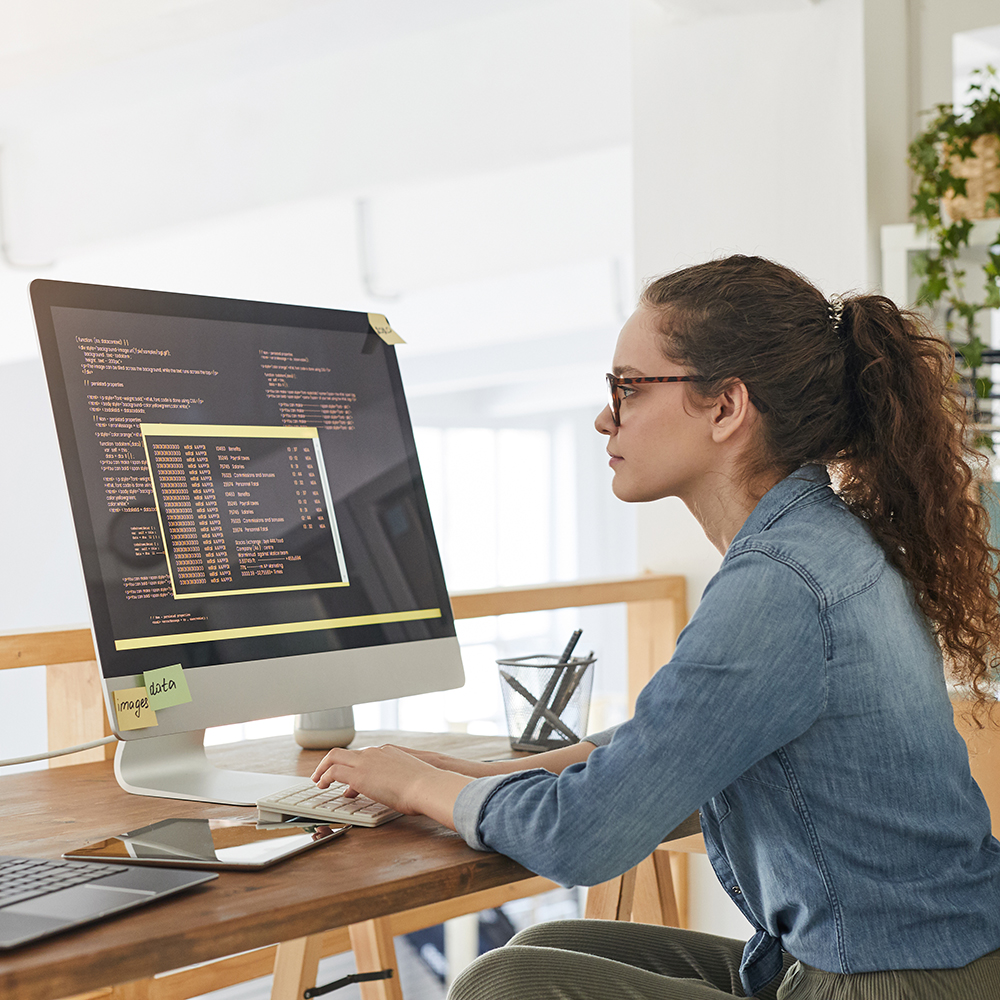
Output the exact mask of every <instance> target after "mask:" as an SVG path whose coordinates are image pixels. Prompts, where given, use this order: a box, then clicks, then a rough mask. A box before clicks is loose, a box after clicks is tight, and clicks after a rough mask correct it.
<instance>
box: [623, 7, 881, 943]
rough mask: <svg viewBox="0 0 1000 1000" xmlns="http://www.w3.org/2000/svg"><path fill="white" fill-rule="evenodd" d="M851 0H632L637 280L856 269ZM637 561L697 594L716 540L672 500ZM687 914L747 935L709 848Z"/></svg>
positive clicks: (644, 511)
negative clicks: (716, 267) (684, 273)
mask: <svg viewBox="0 0 1000 1000" xmlns="http://www.w3.org/2000/svg"><path fill="white" fill-rule="evenodd" d="M862 13H863V11H862V4H861V0H824V2H823V3H820V4H816V5H808V4H803V5H801V6H800V7H799V8H797V9H792V10H788V11H771V12H765V13H759V14H748V15H743V16H739V15H735V16H731V17H725V18H705V19H701V20H694V21H690V22H687V23H685V22H678V21H671V19H669V18H668V17H667V16H666V14H665V12H664V10H663V9H662V7H660V6H659V5H658V4H656V3H654V2H652V0H636V2H635V3H634V4H633V17H634V24H633V39H634V41H633V52H634V65H633V74H634V75H633V93H634V97H633V126H632V128H633V136H634V138H633V148H634V161H635V180H634V198H635V211H634V219H635V222H634V225H635V260H636V274H637V278H638V280H639V281H640V282H641V281H642V280H643V279H645V278H647V277H649V276H652V275H655V274H658V273H662V272H664V271H667V270H671V269H674V268H676V267H680V266H684V265H686V264H690V263H695V262H697V261H701V260H705V259H707V258H710V257H713V256H717V255H724V254H727V253H733V252H741V253H750V254H761V255H763V256H767V257H772V258H775V259H777V260H780V261H782V262H783V263H787V264H789V265H791V266H793V267H795V268H796V269H798V270H800V271H802V272H803V273H805V274H806V275H808V276H809V277H811V278H812V279H813V280H814V281H816V282H817V283H818V284H819V285H820V287H821V288H823V289H824V290H825V291H827V292H833V291H840V290H845V289H849V288H852V287H857V286H864V285H866V284H867V282H868V273H867V255H868V250H867V220H866V215H865V205H866V171H865V114H864V86H863V80H864V49H863V19H862ZM636 532H637V541H638V546H639V562H640V570H643V569H649V570H654V571H656V572H661V573H683V574H684V575H685V576H686V577H687V578H688V583H689V594H690V602H691V605H692V607H693V606H694V605H695V604H697V601H698V599H699V597H700V595H701V591H702V590H703V589H704V586H705V584H706V583H707V581H708V579H709V578H710V576H711V575H712V574H713V573H714V572H715V570H716V569H717V568H718V565H719V562H720V556H719V553H718V552H716V551H715V550H714V549H713V548H712V547H711V545H709V543H708V542H707V541H706V540H705V538H704V535H703V534H702V532H701V529H700V528H699V526H698V524H697V522H695V520H694V518H693V517H691V515H690V514H689V513H688V511H687V510H686V509H685V508H684V507H683V505H682V504H681V503H680V502H679V501H678V500H676V499H672V498H669V499H666V500H660V501H657V502H655V503H653V504H647V505H643V506H642V507H641V508H640V509H639V510H638V511H637V519H636ZM691 919H692V926H694V927H696V928H697V929H701V930H706V931H712V932H714V933H720V934H729V935H731V936H734V937H740V936H745V935H746V932H747V923H746V921H745V920H744V919H743V917H742V916H741V915H740V913H739V911H738V910H737V909H736V908H735V907H734V906H732V904H731V903H730V902H729V901H728V899H727V897H726V896H725V894H724V893H723V891H722V889H721V888H720V887H719V885H718V883H717V881H716V879H715V876H714V874H713V873H712V871H711V868H710V867H709V866H708V864H707V861H706V859H705V858H704V857H701V856H692V860H691Z"/></svg>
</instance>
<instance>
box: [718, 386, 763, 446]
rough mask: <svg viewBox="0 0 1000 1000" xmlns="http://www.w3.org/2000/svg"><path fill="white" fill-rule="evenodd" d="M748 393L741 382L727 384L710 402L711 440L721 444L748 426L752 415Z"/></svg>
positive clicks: (751, 405)
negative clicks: (713, 400)
mask: <svg viewBox="0 0 1000 1000" xmlns="http://www.w3.org/2000/svg"><path fill="white" fill-rule="evenodd" d="M752 410H753V404H752V403H751V402H750V393H749V392H748V391H747V387H746V386H745V385H744V384H743V383H742V382H739V381H737V382H733V383H731V384H730V385H729V386H727V387H726V388H725V389H724V390H723V391H722V392H721V393H720V394H719V395H718V396H717V397H716V398H715V402H714V403H713V404H712V409H711V419H712V440H713V441H715V442H716V443H717V444H722V443H724V442H726V441H729V440H731V439H732V438H733V437H734V435H738V434H739V432H740V431H741V430H743V429H745V428H748V427H749V426H750V422H751V421H752V419H753V417H752V415H751V411H752Z"/></svg>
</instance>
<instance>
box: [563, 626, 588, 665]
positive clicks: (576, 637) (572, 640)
mask: <svg viewBox="0 0 1000 1000" xmlns="http://www.w3.org/2000/svg"><path fill="white" fill-rule="evenodd" d="M581 635H583V629H582V628H578V629H577V630H576V631H575V632H574V633H573V634H572V635H571V636H570V637H569V642H567V643H566V648H565V649H564V650H563V651H562V656H560V657H559V662H560V663H569V658H570V657H571V656H572V655H573V650H574V649H576V644H577V643H578V642H579V641H580V636H581Z"/></svg>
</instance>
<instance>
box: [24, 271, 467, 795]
mask: <svg viewBox="0 0 1000 1000" xmlns="http://www.w3.org/2000/svg"><path fill="white" fill-rule="evenodd" d="M30 291H31V299H32V305H33V308H34V313H35V322H36V326H37V329H38V337H39V343H40V345H41V354H42V360H43V363H44V367H45V373H46V378H47V381H48V386H49V395H50V397H51V403H52V410H53V414H54V417H55V424H56V432H57V435H58V439H59V445H60V449H61V452H62V459H63V466H64V470H65V474H66V481H67V485H68V488H69V497H70V504H71V508H72V512H73V519H74V522H75V527H76V534H77V539H78V541H79V549H80V556H81V561H82V565H83V572H84V578H85V582H86V587H87V593H88V599H89V603H90V610H91V618H92V625H93V633H94V646H95V649H96V651H97V657H98V660H99V663H100V668H101V675H102V677H103V682H104V695H105V704H106V707H107V710H108V715H109V718H110V719H111V722H112V728H113V729H114V731H115V733H116V735H118V736H119V737H120V738H121V739H122V740H123V741H124V742H122V743H119V745H118V750H117V754H116V759H115V773H116V775H117V777H118V780H119V783H120V784H121V785H122V787H123V788H125V789H127V790H128V791H131V792H137V793H140V794H147V795H160V796H166V797H170V798H185V799H196V800H203V801H212V802H230V803H235V804H249V803H253V802H254V801H255V800H256V799H257V798H258V797H260V796H261V795H263V794H266V793H267V792H270V791H274V790H276V789H278V788H281V787H284V786H287V785H288V783H289V779H288V777H287V776H284V777H282V776H275V775H266V774H255V773H253V772H236V771H223V770H220V769H218V768H215V767H213V766H212V765H211V764H210V762H209V761H208V759H207V757H206V754H205V751H204V744H203V736H204V730H205V728H206V727H209V726H220V725H225V724H229V723H238V722H247V721H250V720H254V719H261V718H272V717H275V716H282V715H292V714H297V713H308V712H315V711H320V710H324V709H329V708H335V707H340V706H347V705H353V704H357V703H360V702H369V701H380V700H385V699H388V698H395V697H400V696H403V695H412V694H418V693H422V692H428V691H438V690H444V689H447V688H453V687H458V686H460V685H461V684H462V683H463V681H464V676H463V671H462V662H461V656H460V653H459V648H458V642H457V640H456V637H455V625H454V621H453V618H452V614H451V607H450V604H449V600H448V593H447V590H446V589H445V581H444V574H443V572H442V569H441V561H440V557H439V555H438V551H437V545H436V542H435V539H434V530H433V527H432V525H431V518H430V513H429V511H428V507H427V498H426V495H425V492H424V487H423V481H422V478H421V474H420V466H419V464H418V461H417V453H416V447H415V445H414V440H413V431H412V428H411V425H410V419H409V414H408V411H407V407H406V400H405V397H404V395H403V387H402V382H401V380H400V375H399V368H398V366H397V362H396V354H395V346H394V343H395V342H398V339H399V338H398V337H396V335H395V334H394V333H393V331H392V330H391V328H390V327H389V325H388V323H387V322H386V321H385V318H384V317H381V316H374V315H371V314H366V313H359V312H347V311H341V310H333V309H319V308H307V307H301V306H291V305H277V304H272V303H263V302H251V301H240V300H233V299H223V298H211V297H206V296H199V295H184V294H177V293H170V292H156V291H143V290H139V289H131V288H115V287H107V286H102V285H86V284H78V283H72V282H61V281H45V280H36V281H33V282H32V283H31V289H30ZM34 530H43V529H42V528H41V526H39V527H37V528H35V529H34ZM67 556H68V558H72V557H71V556H69V554H67ZM165 668H166V669H165ZM185 683H186V687H187V690H188V692H189V695H190V700H184V698H185V697H186V694H185V691H184V687H185ZM116 694H117V700H116ZM144 699H145V702H144ZM164 702H166V703H168V704H167V705H166V707H163V706H164ZM149 703H152V705H150V704H149ZM156 703H159V704H160V705H161V707H160V708H159V710H157V709H156V707H155V706H156ZM151 707H152V715H151V714H150V708H151Z"/></svg>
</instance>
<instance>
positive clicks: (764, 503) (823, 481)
mask: <svg viewBox="0 0 1000 1000" xmlns="http://www.w3.org/2000/svg"><path fill="white" fill-rule="evenodd" d="M829 485H830V474H829V473H828V472H827V471H826V466H825V465H803V466H800V467H799V468H798V469H796V470H795V472H793V473H792V474H791V475H789V476H786V477H785V478H784V479H782V480H781V481H780V482H778V483H776V484H775V485H774V486H772V487H771V488H770V489H769V490H768V491H767V492H766V493H765V494H764V495H763V496H762V497H761V498H760V500H759V502H758V503H757V506H756V507H754V509H753V510H752V511H751V512H750V516H749V517H748V518H747V519H746V520H745V521H744V522H743V527H741V528H740V530H739V531H738V532H737V533H736V537H735V538H734V539H733V543H732V544H735V543H736V542H737V541H739V540H740V539H741V538H744V537H747V536H749V535H756V534H758V533H759V532H761V531H765V530H766V529H767V528H769V527H770V526H771V525H772V524H773V523H774V522H775V521H776V520H777V519H778V518H779V517H781V515H782V514H784V513H785V511H786V510H788V509H789V508H790V507H793V506H794V505H795V504H797V503H799V502H800V501H801V500H802V499H804V498H805V497H807V496H809V495H811V494H813V493H815V492H816V491H817V490H822V489H826V488H827V487H828V486H829ZM731 547H732V545H730V548H731Z"/></svg>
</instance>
